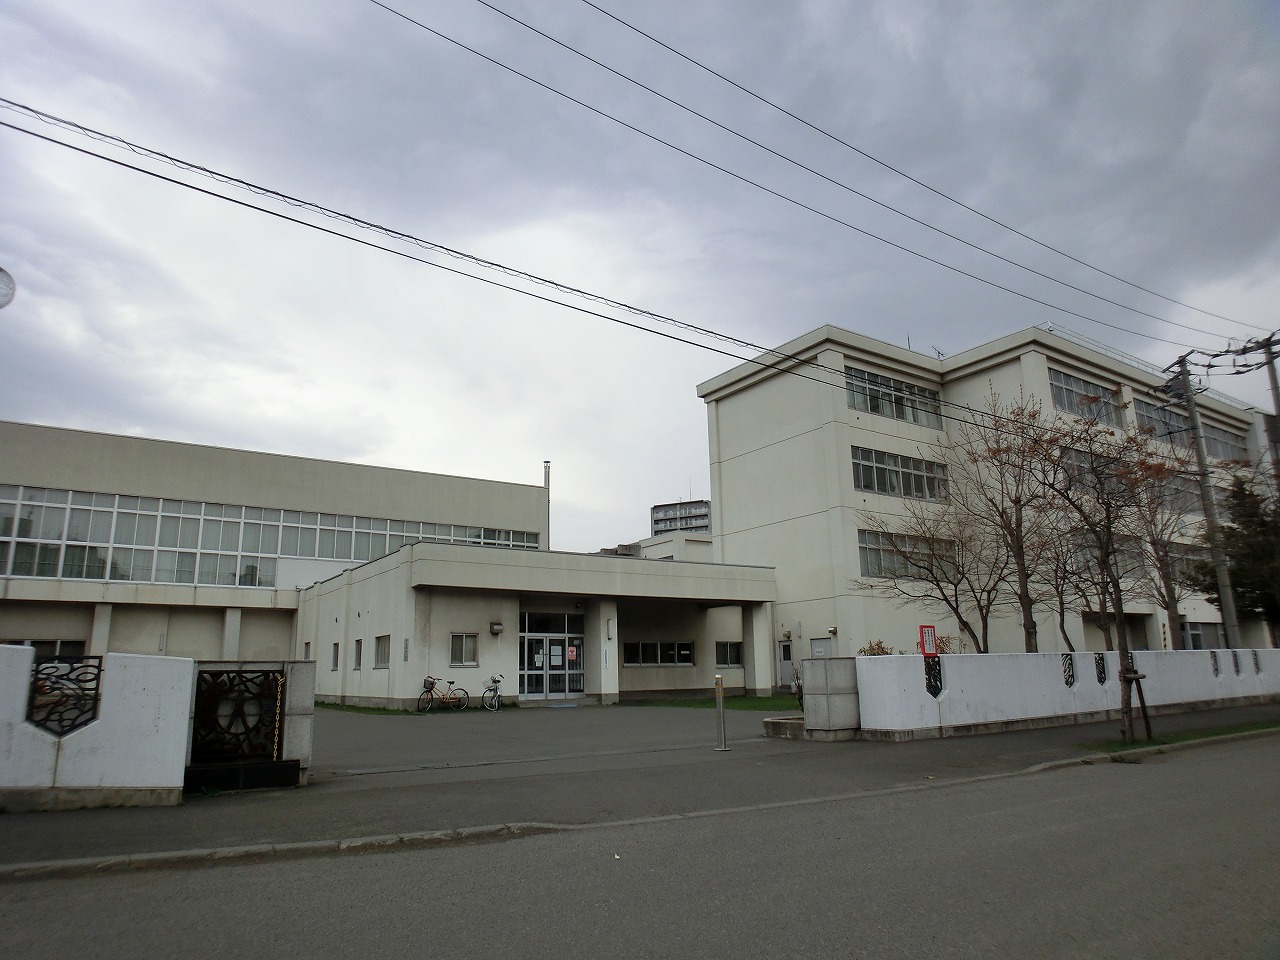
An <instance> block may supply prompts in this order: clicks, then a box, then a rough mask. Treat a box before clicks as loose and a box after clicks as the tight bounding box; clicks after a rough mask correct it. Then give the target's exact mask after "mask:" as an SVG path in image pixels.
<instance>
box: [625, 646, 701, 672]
mask: <svg viewBox="0 0 1280 960" xmlns="http://www.w3.org/2000/svg"><path fill="white" fill-rule="evenodd" d="M622 664H623V666H627V667H642V666H643V667H649V666H693V643H692V641H689V642H672V641H660V640H643V641H634V640H633V641H631V642H630V643H624V644H623V645H622Z"/></svg>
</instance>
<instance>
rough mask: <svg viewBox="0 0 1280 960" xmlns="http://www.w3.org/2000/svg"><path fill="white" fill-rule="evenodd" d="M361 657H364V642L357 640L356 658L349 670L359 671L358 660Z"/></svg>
mask: <svg viewBox="0 0 1280 960" xmlns="http://www.w3.org/2000/svg"><path fill="white" fill-rule="evenodd" d="M363 655H364V641H363V640H357V641H356V656H355V662H354V663H353V664H352V665H351V669H352V670H359V669H360V658H361V657H362V656H363Z"/></svg>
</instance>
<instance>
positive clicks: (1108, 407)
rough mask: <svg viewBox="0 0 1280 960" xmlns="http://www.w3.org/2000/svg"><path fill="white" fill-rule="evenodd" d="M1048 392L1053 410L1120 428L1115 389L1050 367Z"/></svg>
mask: <svg viewBox="0 0 1280 960" xmlns="http://www.w3.org/2000/svg"><path fill="white" fill-rule="evenodd" d="M1049 391H1050V393H1052V394H1053V406H1054V408H1055V409H1057V410H1061V411H1062V412H1063V413H1073V414H1075V415H1076V416H1078V417H1092V418H1093V419H1095V420H1097V421H1098V422H1099V423H1105V424H1109V425H1111V426H1119V425H1120V408H1119V407H1118V406H1117V405H1116V397H1117V396H1118V395H1119V392H1118V391H1117V390H1116V389H1115V388H1114V387H1104V386H1102V385H1101V384H1098V383H1094V382H1093V381H1091V380H1085V379H1083V378H1082V377H1075V376H1072V375H1071V374H1069V373H1063V372H1062V371H1061V370H1054V369H1053V368H1052V367H1050V368H1049Z"/></svg>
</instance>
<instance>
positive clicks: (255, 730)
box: [191, 670, 285, 763]
mask: <svg viewBox="0 0 1280 960" xmlns="http://www.w3.org/2000/svg"><path fill="white" fill-rule="evenodd" d="M284 694H285V689H284V671H283V670H201V671H200V672H199V673H198V674H197V676H196V703H195V716H194V722H193V724H192V732H191V762H192V763H210V762H218V761H228V762H230V761H240V760H279V759H280V750H281V746H282V744H283V741H284Z"/></svg>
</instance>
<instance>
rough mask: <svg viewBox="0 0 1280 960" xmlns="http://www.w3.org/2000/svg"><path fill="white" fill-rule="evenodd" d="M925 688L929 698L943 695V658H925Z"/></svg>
mask: <svg viewBox="0 0 1280 960" xmlns="http://www.w3.org/2000/svg"><path fill="white" fill-rule="evenodd" d="M924 688H925V689H926V690H928V691H929V696H931V697H936V696H938V694H940V693H942V658H941V657H925V658H924Z"/></svg>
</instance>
